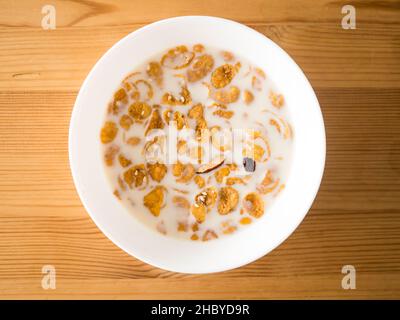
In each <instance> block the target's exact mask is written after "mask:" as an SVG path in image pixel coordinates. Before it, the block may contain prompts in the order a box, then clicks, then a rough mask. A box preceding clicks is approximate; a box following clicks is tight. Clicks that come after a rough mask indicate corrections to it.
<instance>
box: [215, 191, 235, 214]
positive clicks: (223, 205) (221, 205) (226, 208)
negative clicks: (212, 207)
mask: <svg viewBox="0 0 400 320" xmlns="http://www.w3.org/2000/svg"><path fill="white" fill-rule="evenodd" d="M218 195H219V202H218V207H217V209H218V212H219V214H221V215H225V214H228V213H230V212H232V211H234V210H235V209H236V206H237V205H238V203H239V192H237V190H235V189H234V188H232V187H223V188H221V189H220V190H219V193H218Z"/></svg>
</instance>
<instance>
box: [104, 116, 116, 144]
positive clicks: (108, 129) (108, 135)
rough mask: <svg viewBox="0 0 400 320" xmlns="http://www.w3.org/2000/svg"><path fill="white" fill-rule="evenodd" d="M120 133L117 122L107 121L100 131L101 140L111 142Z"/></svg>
mask: <svg viewBox="0 0 400 320" xmlns="http://www.w3.org/2000/svg"><path fill="white" fill-rule="evenodd" d="M117 133H118V127H117V125H116V124H115V122H112V121H106V123H104V126H103V128H101V132H100V140H101V142H102V143H110V142H111V141H113V140H114V139H115V137H116V136H117Z"/></svg>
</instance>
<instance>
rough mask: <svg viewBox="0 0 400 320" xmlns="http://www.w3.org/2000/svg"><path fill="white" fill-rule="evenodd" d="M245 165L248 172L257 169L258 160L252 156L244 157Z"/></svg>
mask: <svg viewBox="0 0 400 320" xmlns="http://www.w3.org/2000/svg"><path fill="white" fill-rule="evenodd" d="M243 166H244V169H245V170H246V171H247V172H254V171H256V162H255V161H254V160H253V159H252V158H247V157H246V158H243Z"/></svg>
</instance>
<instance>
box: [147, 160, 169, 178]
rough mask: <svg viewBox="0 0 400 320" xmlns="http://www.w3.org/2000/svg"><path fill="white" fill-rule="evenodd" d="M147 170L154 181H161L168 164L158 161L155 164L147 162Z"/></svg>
mask: <svg viewBox="0 0 400 320" xmlns="http://www.w3.org/2000/svg"><path fill="white" fill-rule="evenodd" d="M147 170H148V172H149V174H150V177H151V178H152V179H153V180H154V181H157V182H161V180H162V179H164V177H165V174H166V173H167V166H166V165H165V164H163V163H158V162H157V163H154V164H151V163H147Z"/></svg>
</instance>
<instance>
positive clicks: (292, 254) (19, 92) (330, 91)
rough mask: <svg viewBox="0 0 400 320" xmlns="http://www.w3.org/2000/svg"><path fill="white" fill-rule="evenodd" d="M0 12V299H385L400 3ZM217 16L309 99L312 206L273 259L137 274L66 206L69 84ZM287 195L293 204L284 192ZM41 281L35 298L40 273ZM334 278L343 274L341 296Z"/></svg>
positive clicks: (69, 200) (199, 3)
mask: <svg viewBox="0 0 400 320" xmlns="http://www.w3.org/2000/svg"><path fill="white" fill-rule="evenodd" d="M46 3H47V1H12V2H10V1H0V49H1V50H0V298H12V299H14V298H34V299H36V298H40V299H41V298H61V299H64V298H66V299H69V298H118V299H119V298H122V299H125V298H140V299H148V298H157V299H158V298H160V299H163V298H170V299H171V298H183V299H186V298H231V299H245V298H249V299H253V298H254V299H260V298H263V299H264V298H344V299H348V298H400V256H399V253H400V91H399V89H400V3H399V2H398V1H396V0H394V1H352V4H353V5H354V6H355V8H356V18H357V20H356V23H357V24H356V29H355V30H351V29H350V30H345V29H343V28H342V27H341V20H342V17H343V14H342V13H341V8H342V6H343V5H345V4H347V2H342V1H330V0H321V1H314V0H303V1H289V0H270V1H268V0H253V1H250V0H247V1H246V0H242V1H215V0H195V1H194V0H184V1H177V0H175V1H171V0H170V1H163V0H148V1H137V0H135V1H82V2H80V1H51V4H53V5H55V7H56V14H57V16H56V23H57V29H56V30H43V29H42V28H41V19H42V16H43V15H42V14H41V9H42V7H43V6H44V5H45V4H46ZM195 14H198V15H216V16H222V17H225V18H230V19H233V20H236V21H239V22H242V23H245V24H247V25H249V26H250V27H252V28H254V29H256V30H258V31H260V32H262V33H263V34H265V35H266V36H267V37H269V38H271V39H272V40H273V41H275V42H276V43H278V44H279V45H280V46H281V47H282V48H284V49H285V50H286V51H287V52H288V53H289V54H290V55H291V56H292V57H293V58H294V59H295V60H296V61H297V63H298V64H299V65H300V66H301V68H302V69H303V70H304V72H305V73H306V75H307V76H308V78H309V79H310V81H311V84H312V85H313V87H314V89H315V91H316V93H317V96H318V99H319V101H320V104H321V108H322V111H323V114H324V118H325V125H326V132H327V162H326V170H325V175H324V179H323V183H322V186H321V189H320V192H319V194H318V197H317V199H316V201H315V203H314V205H313V207H312V209H311V211H310V212H309V214H308V215H307V217H306V219H305V220H304V222H303V223H302V224H301V225H300V227H299V228H298V229H297V230H296V231H295V233H294V234H293V235H292V236H291V237H290V238H289V239H287V240H286V241H285V242H284V243H283V244H282V245H281V246H279V247H278V248H277V249H275V250H274V251H273V252H271V253H270V254H269V255H267V256H265V257H264V258H262V259H260V260H258V261H256V262H254V263H251V264H250V265H247V266H245V267H242V268H239V269H236V270H232V271H229V272H224V273H219V274H212V275H201V276H198V275H196V276H195V275H184V274H176V273H171V272H166V271H163V270H159V269H156V268H153V267H151V266H149V265H147V264H145V263H142V262H141V261H138V260H136V259H134V258H132V257H130V256H129V255H127V254H126V253H124V252H123V251H122V250H120V249H119V248H117V247H116V246H115V245H113V244H112V243H111V241H109V240H108V239H107V238H106V237H105V236H104V235H103V234H102V233H101V232H100V231H99V230H98V229H97V227H96V226H95V225H94V223H93V222H92V220H91V219H90V218H89V216H88V214H87V213H86V212H85V209H84V208H83V207H82V204H81V202H80V200H79V198H78V195H77V193H76V191H75V188H74V185H73V182H72V179H71V174H70V169H69V163H68V145H67V140H68V125H69V120H70V114H71V111H72V106H73V104H74V101H75V98H76V95H77V92H78V90H79V87H80V85H81V84H82V81H83V80H84V78H85V77H86V75H87V73H88V72H89V70H90V69H91V68H92V66H93V65H94V63H95V62H96V61H97V59H99V58H100V57H101V55H102V54H103V53H104V52H105V51H106V50H107V49H108V48H109V47H111V46H112V45H113V44H114V43H115V42H116V41H118V40H119V39H121V38H122V37H123V36H125V35H126V34H128V33H130V32H131V31H133V30H135V29H137V28H139V27H141V26H143V25H145V24H148V23H150V22H153V21H156V20H159V19H162V18H167V17H172V16H178V15H195ZM299 192H300V191H299ZM44 265H53V266H54V267H55V268H56V289H55V290H44V289H43V288H42V285H41V281H42V277H43V274H42V267H43V266H44ZM344 265H353V266H354V267H355V268H356V272H357V277H356V286H357V288H356V289H355V290H343V289H342V286H341V281H342V278H343V276H344V275H343V274H342V273H341V269H342V267H343V266H344Z"/></svg>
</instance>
